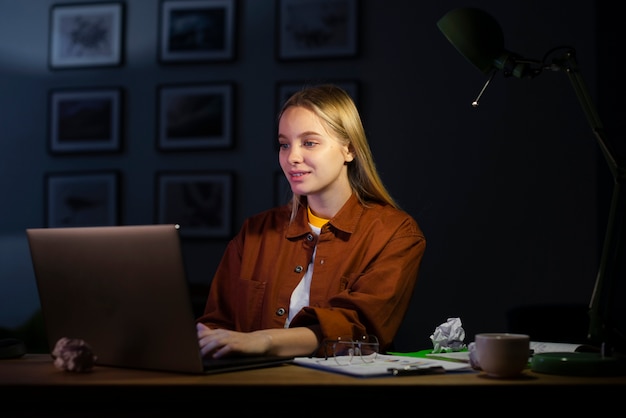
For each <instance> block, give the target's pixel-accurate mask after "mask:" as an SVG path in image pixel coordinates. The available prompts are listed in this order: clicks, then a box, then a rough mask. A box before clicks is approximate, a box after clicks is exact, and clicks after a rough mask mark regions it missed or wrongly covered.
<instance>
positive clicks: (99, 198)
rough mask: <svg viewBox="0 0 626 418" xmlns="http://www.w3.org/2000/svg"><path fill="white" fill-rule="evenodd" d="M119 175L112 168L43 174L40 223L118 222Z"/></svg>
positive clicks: (114, 223) (90, 223) (109, 223)
mask: <svg viewBox="0 0 626 418" xmlns="http://www.w3.org/2000/svg"><path fill="white" fill-rule="evenodd" d="M120 178H121V174H120V173H119V172H118V171H115V170H102V171H78V172H51V173H47V174H45V179H44V183H45V189H44V190H45V192H44V194H45V197H44V201H45V205H44V206H45V210H44V212H45V215H44V218H45V219H44V225H45V226H46V227H48V228H56V227H79V226H112V225H118V224H119V223H120V208H119V188H120Z"/></svg>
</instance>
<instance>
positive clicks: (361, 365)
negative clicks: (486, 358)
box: [293, 354, 474, 377]
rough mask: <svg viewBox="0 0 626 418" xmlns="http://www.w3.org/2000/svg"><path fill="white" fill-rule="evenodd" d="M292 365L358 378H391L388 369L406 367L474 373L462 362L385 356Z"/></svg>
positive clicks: (309, 360) (302, 359)
mask: <svg viewBox="0 0 626 418" xmlns="http://www.w3.org/2000/svg"><path fill="white" fill-rule="evenodd" d="M293 363H294V364H297V365H299V366H305V367H312V368H315V369H320V370H325V371H329V372H333V373H341V374H347V375H351V376H359V377H373V376H392V373H391V372H390V371H389V369H390V368H403V367H408V366H420V367H430V366H441V367H443V368H444V369H445V370H446V372H467V371H474V370H473V369H472V368H471V367H470V366H469V365H468V364H467V363H462V362H454V361H445V360H437V359H430V358H420V357H408V356H394V355H386V354H379V355H377V356H376V359H375V360H374V361H373V362H371V363H365V362H363V361H362V360H361V359H359V358H354V359H353V361H352V364H349V365H339V364H337V362H336V361H335V359H333V358H332V357H331V358H328V359H324V358H317V357H296V358H294V360H293Z"/></svg>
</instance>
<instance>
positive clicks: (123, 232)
mask: <svg viewBox="0 0 626 418" xmlns="http://www.w3.org/2000/svg"><path fill="white" fill-rule="evenodd" d="M26 235H27V239H28V244H29V248H30V255H31V259H32V264H33V269H34V273H35V281H36V284H37V289H38V293H39V299H40V303H41V310H42V315H43V320H44V323H45V327H46V333H47V339H48V344H49V346H50V350H52V349H53V348H54V346H55V344H56V342H57V341H58V340H59V339H60V338H62V337H67V338H79V339H82V340H84V341H85V342H86V343H88V344H89V345H90V346H91V347H92V349H93V351H94V354H95V355H96V356H97V360H96V365H102V366H113V367H125V368H134V369H150V370H161V371H171V372H182V373H198V374H200V373H211V372H225V371H232V370H242V369H250V368H259V367H267V366H273V365H279V364H283V363H286V362H290V361H291V359H290V358H284V357H275V356H271V357H270V356H238V357H233V356H231V357H228V358H220V359H212V358H202V355H201V353H200V349H199V346H198V339H197V335H196V328H195V318H194V314H193V306H192V302H191V298H190V293H189V285H188V281H187V277H186V275H185V264H184V258H183V254H182V248H181V242H180V236H179V226H178V225H130V226H93V227H67V228H29V229H26Z"/></svg>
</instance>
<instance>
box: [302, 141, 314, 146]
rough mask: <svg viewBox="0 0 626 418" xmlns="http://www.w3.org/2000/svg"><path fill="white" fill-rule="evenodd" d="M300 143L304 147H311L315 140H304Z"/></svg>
mask: <svg viewBox="0 0 626 418" xmlns="http://www.w3.org/2000/svg"><path fill="white" fill-rule="evenodd" d="M302 144H303V145H304V146H305V147H313V146H315V142H313V141H304V142H303V143H302Z"/></svg>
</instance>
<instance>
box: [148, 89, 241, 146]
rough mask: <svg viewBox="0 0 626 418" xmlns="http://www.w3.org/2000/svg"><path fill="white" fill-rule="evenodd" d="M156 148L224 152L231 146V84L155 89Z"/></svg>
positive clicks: (232, 122)
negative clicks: (156, 111)
mask: <svg viewBox="0 0 626 418" xmlns="http://www.w3.org/2000/svg"><path fill="white" fill-rule="evenodd" d="M157 106H158V115H157V123H158V127H157V148H158V149H159V150H161V151H176V150H203V149H204V150H206V149H227V148H231V147H233V145H234V120H233V112H234V109H235V106H234V85H233V84H232V83H207V84H169V85H160V86H157Z"/></svg>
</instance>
